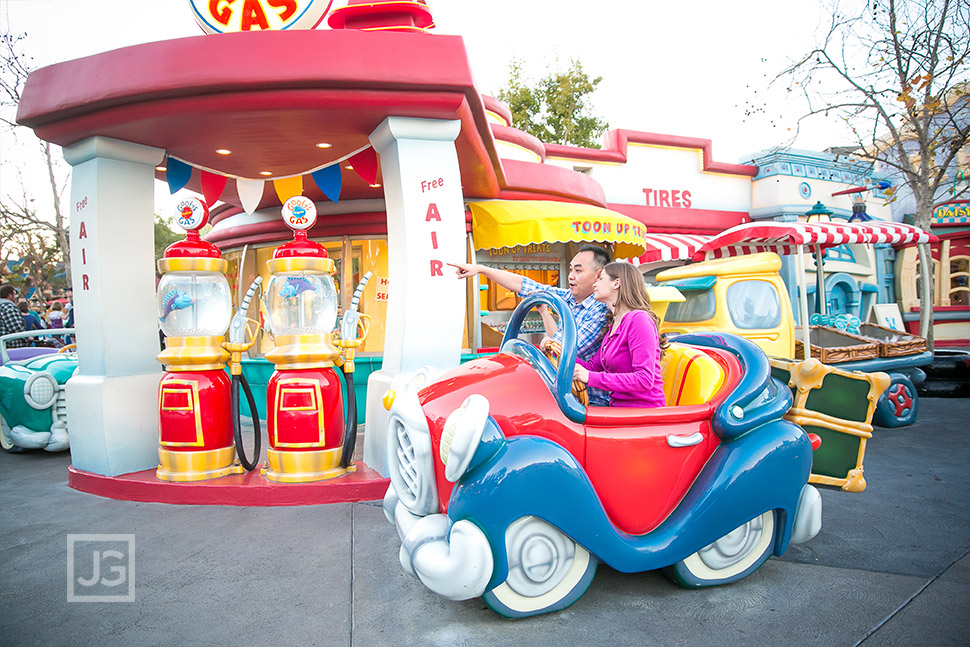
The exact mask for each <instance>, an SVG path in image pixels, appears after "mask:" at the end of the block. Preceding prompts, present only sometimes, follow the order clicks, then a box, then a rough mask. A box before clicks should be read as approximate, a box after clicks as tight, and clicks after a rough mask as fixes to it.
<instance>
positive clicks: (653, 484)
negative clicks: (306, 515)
mask: <svg viewBox="0 0 970 647" xmlns="http://www.w3.org/2000/svg"><path fill="white" fill-rule="evenodd" d="M540 303H545V304H548V305H549V306H551V307H552V308H553V309H555V310H557V311H558V313H559V314H560V320H561V321H562V322H563V323H562V324H561V325H562V327H563V332H564V338H563V345H562V346H563V357H562V358H561V362H560V363H559V367H558V368H554V367H553V365H552V364H551V363H550V361H549V360H548V359H546V357H545V356H544V355H543V354H542V353H541V352H540V351H539V350H538V349H537V348H535V347H534V346H532V345H530V344H527V343H525V342H523V341H522V340H519V339H517V338H516V337H517V335H518V333H519V329H520V326H521V323H522V320H523V319H524V317H525V314H526V313H527V312H528V311H529V310H530V309H531V308H532V307H534V306H536V305H538V304H540ZM566 312H567V310H566V309H565V304H564V303H563V302H562V301H561V300H560V299H559V298H558V297H557V296H555V295H552V294H550V293H548V292H540V293H536V294H533V295H531V296H529V297H528V298H526V299H525V300H524V301H523V302H522V303H521V304H520V305H519V307H518V308H517V309H516V311H515V312H514V313H513V315H512V318H511V319H510V321H509V325H508V328H507V331H506V335H505V339H504V340H503V344H502V347H501V352H500V353H499V354H497V355H493V356H490V357H485V358H479V359H476V360H474V361H472V362H469V363H466V364H463V365H462V366H460V367H458V368H457V369H454V370H452V371H450V372H449V373H447V374H445V375H444V376H442V377H441V378H440V379H439V380H437V381H435V382H433V383H430V384H428V385H427V386H425V383H426V382H427V381H428V380H429V379H431V377H433V376H432V374H431V373H430V372H429V371H428V370H426V369H422V370H421V371H418V372H417V373H416V374H414V375H413V377H411V378H410V379H403V378H402V379H401V380H400V381H399V382H400V383H398V384H393V383H392V389H391V390H390V391H388V393H387V395H386V396H385V405H387V406H388V407H389V418H388V463H389V465H388V470H389V472H390V477H391V486H390V488H389V489H388V491H387V494H386V496H385V498H384V511H385V514H386V515H387V517H388V519H389V520H390V521H391V522H392V523H394V524H395V525H396V527H397V530H398V533H399V535H400V537H401V540H402V545H401V549H400V561H401V565H402V566H403V567H404V569H405V570H406V571H408V572H409V573H411V574H413V575H415V576H417V577H418V579H420V581H421V582H423V583H424V584H425V585H426V586H427V587H428V588H430V589H431V590H432V591H434V592H436V593H438V594H439V595H442V596H444V597H446V598H450V599H454V600H462V599H469V598H473V597H477V596H483V597H484V599H485V601H486V603H487V604H488V605H489V606H490V607H491V608H492V609H494V610H495V611H496V612H498V613H500V614H502V615H504V616H508V617H525V616H531V615H535V614H539V613H546V612H550V611H556V610H560V609H563V608H566V607H567V606H569V605H570V604H572V603H573V602H575V601H576V600H577V599H579V598H580V597H581V596H582V595H583V593H584V592H585V591H586V588H587V587H588V586H589V584H590V582H591V580H592V578H593V575H594V573H595V571H596V567H597V564H598V562H600V561H602V562H604V563H605V564H607V565H609V566H610V567H612V568H614V569H616V570H618V571H622V572H639V571H645V570H652V569H657V568H663V569H664V571H665V572H666V573H667V575H668V576H670V577H671V578H672V579H673V580H674V581H676V582H678V583H679V584H681V585H683V586H685V587H702V586H712V585H718V584H725V583H728V582H734V581H736V580H739V579H741V578H744V577H746V576H747V575H749V574H750V573H752V572H753V571H754V570H756V569H757V568H758V567H759V566H760V565H761V564H762V563H763V562H764V561H765V560H766V559H767V558H768V557H769V556H770V555H772V554H775V555H781V554H783V553H784V552H785V551H786V550H787V548H788V545H789V543H791V542H802V541H807V540H808V539H811V538H812V537H814V536H815V534H816V533H817V532H818V530H819V529H820V527H821V498H820V496H819V494H818V492H817V490H816V489H815V488H814V487H813V486H811V485H808V483H807V481H808V476H809V470H810V468H811V464H812V451H813V440H812V439H810V438H809V436H808V435H807V434H806V433H805V431H804V430H803V429H802V428H801V427H799V426H797V425H795V424H793V423H790V422H788V421H786V420H783V419H782V415H783V414H784V413H785V412H786V411H787V410H788V408H789V406H790V405H791V402H792V396H791V392H790V390H789V389H788V388H785V387H784V386H783V385H781V384H780V383H779V382H777V381H776V380H774V379H772V378H771V376H770V368H769V365H768V360H767V358H766V356H765V354H764V352H763V351H761V349H759V348H758V347H757V346H755V345H754V344H753V343H751V342H750V341H748V340H745V339H742V338H740V337H738V336H735V335H731V334H729V333H708V334H702V333H697V334H686V335H681V336H679V337H678V338H677V339H676V343H673V344H671V347H670V349H668V351H667V353H666V354H665V358H664V361H663V364H662V369H663V373H664V390H665V394H666V396H667V402H668V405H670V406H666V407H662V408H655V409H634V408H610V407H584V406H583V405H581V404H580V403H579V401H578V400H577V399H576V397H575V396H574V395H573V394H572V392H571V384H572V374H573V365H574V363H575V357H576V350H575V334H576V333H575V324H574V323H573V320H572V318H571V317H569V316H561V315H562V313H566Z"/></svg>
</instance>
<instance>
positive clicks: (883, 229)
mask: <svg viewBox="0 0 970 647" xmlns="http://www.w3.org/2000/svg"><path fill="white" fill-rule="evenodd" d="M936 240H937V238H936V236H933V235H932V234H929V233H927V232H925V231H923V230H922V229H920V228H919V227H914V226H913V225H907V224H904V223H901V222H883V221H876V220H870V221H866V222H853V223H849V222H775V221H770V222H749V223H744V224H741V225H737V226H736V227H732V228H730V229H728V230H726V231H724V232H722V233H720V234H718V235H717V236H714V237H713V238H711V239H710V240H709V241H707V242H706V243H705V244H704V245H703V246H702V247H700V248H699V249H698V250H697V251H696V252H695V253H694V255H693V258H694V259H695V260H701V259H703V258H705V257H706V258H724V257H726V256H741V255H743V254H755V253H758V252H775V253H777V254H780V255H786V254H793V253H794V252H795V251H796V249H797V248H798V247H800V246H802V245H809V246H811V247H815V246H819V247H821V248H827V247H836V246H838V245H845V244H874V243H888V244H891V245H893V246H894V247H906V246H909V245H915V244H918V243H926V242H935V241H936Z"/></svg>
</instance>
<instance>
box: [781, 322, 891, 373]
mask: <svg viewBox="0 0 970 647" xmlns="http://www.w3.org/2000/svg"><path fill="white" fill-rule="evenodd" d="M808 334H809V339H810V340H811V347H812V355H811V356H812V357H814V358H816V359H818V360H819V361H821V362H822V363H823V364H838V363H839V362H855V361H858V360H863V359H875V358H877V357H879V342H877V341H875V340H872V339H868V338H866V337H861V336H859V335H853V334H852V333H847V332H845V331H844V330H839V329H838V328H832V327H830V326H809V327H808ZM802 346H803V344H802V340H800V339H796V340H795V359H805V351H804V349H803V348H802Z"/></svg>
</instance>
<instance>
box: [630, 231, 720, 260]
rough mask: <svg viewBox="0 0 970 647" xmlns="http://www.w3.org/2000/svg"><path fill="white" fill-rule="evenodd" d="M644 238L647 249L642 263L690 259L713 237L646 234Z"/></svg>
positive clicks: (642, 257) (641, 258)
mask: <svg viewBox="0 0 970 647" xmlns="http://www.w3.org/2000/svg"><path fill="white" fill-rule="evenodd" d="M643 238H644V243H645V244H646V248H647V251H646V253H645V254H644V255H643V256H641V257H640V263H641V264H643V263H655V262H657V261H687V260H690V259H691V258H692V257H693V256H694V254H696V253H697V250H699V249H700V248H701V246H703V245H704V243H706V242H707V241H709V240H710V239H711V237H710V236H699V235H694V234H646V235H645V236H644V237H643Z"/></svg>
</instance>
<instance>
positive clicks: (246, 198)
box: [236, 178, 264, 214]
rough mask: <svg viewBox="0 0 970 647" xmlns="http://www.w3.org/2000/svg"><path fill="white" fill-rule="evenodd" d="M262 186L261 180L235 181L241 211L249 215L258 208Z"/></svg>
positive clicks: (239, 179)
mask: <svg viewBox="0 0 970 647" xmlns="http://www.w3.org/2000/svg"><path fill="white" fill-rule="evenodd" d="M263 185H264V182H263V181H262V180H244V179H243V178H237V179H236V195H238V196H239V203H240V204H241V205H242V208H243V211H245V212H246V213H248V214H251V213H252V212H254V211H256V209H257V208H259V203H260V201H261V200H262V199H263Z"/></svg>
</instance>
